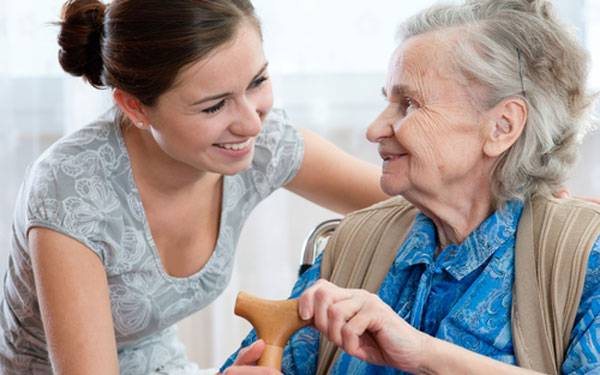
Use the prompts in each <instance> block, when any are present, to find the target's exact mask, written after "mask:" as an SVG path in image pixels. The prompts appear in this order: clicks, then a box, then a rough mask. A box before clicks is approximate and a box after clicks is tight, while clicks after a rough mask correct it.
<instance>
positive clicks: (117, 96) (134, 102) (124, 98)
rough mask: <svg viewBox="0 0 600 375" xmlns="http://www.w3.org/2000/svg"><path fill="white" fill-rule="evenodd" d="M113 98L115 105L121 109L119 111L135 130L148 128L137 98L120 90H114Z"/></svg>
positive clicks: (141, 106) (144, 112)
mask: <svg viewBox="0 0 600 375" xmlns="http://www.w3.org/2000/svg"><path fill="white" fill-rule="evenodd" d="M113 98H114V100H115V103H117V105H118V106H119V108H121V111H122V112H123V113H124V114H125V116H126V117H127V118H128V119H129V121H130V122H131V123H132V124H133V125H134V126H135V127H136V128H138V129H142V130H146V129H148V128H149V127H150V121H149V119H148V116H147V114H146V110H145V108H144V106H143V104H142V103H141V102H140V101H139V99H138V98H136V97H135V96H133V95H131V94H129V93H127V92H125V91H123V90H121V89H115V91H114V92H113Z"/></svg>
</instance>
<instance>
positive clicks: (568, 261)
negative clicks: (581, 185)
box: [317, 196, 600, 375]
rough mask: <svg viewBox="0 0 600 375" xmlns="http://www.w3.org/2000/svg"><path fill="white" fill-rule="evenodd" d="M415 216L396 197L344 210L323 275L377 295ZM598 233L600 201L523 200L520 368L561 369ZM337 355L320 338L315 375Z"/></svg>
mask: <svg viewBox="0 0 600 375" xmlns="http://www.w3.org/2000/svg"><path fill="white" fill-rule="evenodd" d="M416 213H417V209H416V208H415V207H413V206H412V205H411V204H410V203H408V202H407V201H405V200H404V199H402V198H399V197H396V198H392V199H389V200H387V201H385V202H382V203H379V204H376V205H374V206H371V207H369V208H366V209H363V210H360V211H357V212H354V213H352V214H350V215H348V216H347V217H346V218H345V219H344V220H342V222H341V223H340V224H339V226H338V227H337V229H336V231H335V233H334V235H333V236H332V237H331V239H330V240H329V242H328V244H327V248H326V250H325V252H324V254H323V259H322V263H321V277H323V278H324V279H328V280H330V281H331V282H333V283H334V284H336V285H338V286H341V287H345V288H361V289H366V290H368V291H370V292H372V293H377V291H378V290H379V286H380V285H381V283H382V281H383V279H384V278H385V276H386V275H387V273H388V271H389V268H390V266H391V264H392V262H393V261H394V258H395V256H396V253H397V251H398V249H399V248H400V245H401V244H402V243H403V242H404V240H405V239H406V236H407V235H408V233H409V232H410V229H411V227H412V224H413V222H414V218H415V215H416ZM599 235H600V207H599V206H595V205H593V204H589V203H586V202H581V201H578V200H574V199H563V200H557V199H553V198H546V197H540V196H536V197H535V198H533V199H531V200H529V201H527V202H526V204H525V207H524V209H523V214H522V216H521V220H520V221H519V226H518V230H517V239H516V248H515V282H514V287H513V291H512V293H513V305H512V314H511V315H512V316H511V320H512V333H513V347H514V351H515V355H516V357H517V363H518V364H519V366H521V367H525V368H529V369H532V370H536V371H540V372H544V373H547V374H559V373H560V368H561V365H562V362H563V360H564V355H565V352H566V350H567V347H568V344H569V339H570V334H571V330H572V328H573V324H574V321H575V314H576V312H577V309H578V306H579V302H580V299H581V293H582V289H583V283H584V281H585V275H586V271H587V265H588V257H589V254H590V251H591V249H592V246H593V244H594V243H595V241H596V239H597V238H598V236H599ZM339 353H340V349H338V348H336V347H335V345H334V344H332V343H331V342H329V341H328V340H327V339H326V338H324V336H323V335H322V336H321V342H320V348H319V362H318V366H317V374H318V375H322V374H326V373H328V372H329V370H330V369H331V367H332V366H333V364H334V363H335V360H336V358H337V357H338V355H339Z"/></svg>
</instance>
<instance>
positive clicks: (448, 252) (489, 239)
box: [394, 200, 523, 280]
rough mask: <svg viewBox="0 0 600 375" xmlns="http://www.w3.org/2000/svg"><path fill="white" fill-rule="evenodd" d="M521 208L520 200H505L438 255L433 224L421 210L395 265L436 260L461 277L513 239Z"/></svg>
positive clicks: (397, 256)
mask: <svg viewBox="0 0 600 375" xmlns="http://www.w3.org/2000/svg"><path fill="white" fill-rule="evenodd" d="M522 210H523V202H521V201H516V200H515V201H510V202H508V203H506V204H505V205H504V206H503V207H502V208H501V209H499V210H497V211H495V212H494V213H492V214H491V215H490V216H489V217H488V218H487V219H485V220H484V221H483V222H482V223H481V224H480V225H479V226H478V227H477V228H476V229H475V230H474V231H473V232H471V234H469V236H468V237H467V238H466V239H465V240H464V241H463V243H461V244H459V245H450V246H447V247H446V248H445V249H444V250H443V251H442V253H440V254H439V256H438V257H437V259H435V251H436V249H437V247H438V240H437V235H436V228H435V225H434V224H433V222H432V221H431V219H429V218H428V217H427V216H425V215H424V214H423V213H418V214H417V216H416V218H415V222H414V225H413V227H412V228H411V231H410V232H409V234H408V237H407V240H406V241H404V243H403V244H402V245H401V246H400V249H399V250H398V253H397V255H396V258H395V260H394V267H395V268H397V269H402V268H408V267H410V266H413V265H416V264H426V265H431V264H434V263H435V264H437V265H438V266H439V267H440V268H443V269H445V270H446V271H447V272H448V273H449V274H450V275H452V276H453V277H454V278H455V279H457V280H460V279H462V278H463V277H465V276H467V275H468V274H470V273H471V272H473V271H474V270H476V269H477V268H479V267H480V266H481V265H482V264H483V263H485V262H486V261H487V260H488V259H489V258H490V256H492V254H494V253H495V252H496V250H498V249H499V248H500V247H501V246H502V245H503V244H504V243H506V241H508V240H509V239H514V234H515V232H516V230H517V227H518V224H519V219H520V217H521V212H522Z"/></svg>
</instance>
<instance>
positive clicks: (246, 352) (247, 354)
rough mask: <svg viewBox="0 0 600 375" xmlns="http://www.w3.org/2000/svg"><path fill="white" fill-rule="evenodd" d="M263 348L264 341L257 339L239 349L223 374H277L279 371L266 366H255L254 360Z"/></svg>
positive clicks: (258, 356) (255, 360)
mask: <svg viewBox="0 0 600 375" xmlns="http://www.w3.org/2000/svg"><path fill="white" fill-rule="evenodd" d="M264 350H265V342H264V341H262V340H258V341H256V342H254V343H252V345H250V346H248V347H246V348H244V349H242V350H240V352H239V354H238V356H237V358H236V360H235V362H234V363H233V365H231V367H229V368H227V370H225V372H224V373H223V375H235V374H256V375H259V374H262V375H277V374H281V372H279V371H277V370H274V369H272V368H268V367H257V366H256V362H257V361H258V359H259V358H260V356H261V355H262V352H263V351H264Z"/></svg>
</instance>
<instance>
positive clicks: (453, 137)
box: [228, 0, 600, 374]
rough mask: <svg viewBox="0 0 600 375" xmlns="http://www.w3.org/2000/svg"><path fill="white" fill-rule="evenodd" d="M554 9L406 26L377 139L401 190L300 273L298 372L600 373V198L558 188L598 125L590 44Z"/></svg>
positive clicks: (529, 4)
mask: <svg viewBox="0 0 600 375" xmlns="http://www.w3.org/2000/svg"><path fill="white" fill-rule="evenodd" d="M549 8H550V4H549V3H548V2H547V1H543V0H533V1H526V0H503V1H498V0H480V1H475V0H474V1H467V2H466V3H464V4H462V5H448V6H434V7H432V8H430V9H427V10H425V11H423V12H421V13H420V14H418V15H417V16H415V17H413V18H411V19H409V20H408V21H406V22H405V23H404V24H403V25H402V28H401V30H402V33H401V43H400V45H399V47H398V48H397V50H396V51H395V53H394V55H393V57H392V59H391V63H390V65H389V72H388V78H387V81H386V84H385V88H384V95H385V97H386V98H387V101H388V102H389V104H388V106H387V107H386V108H385V110H384V111H383V112H382V114H381V115H380V116H379V117H378V118H377V119H376V120H375V121H374V123H373V124H372V125H371V126H370V127H369V130H368V133H367V136H368V138H369V140H371V141H372V142H376V143H378V145H379V153H380V154H381V157H382V159H383V175H382V178H381V185H382V186H383V188H384V190H385V191H386V192H387V193H388V194H390V195H401V196H402V197H403V198H404V199H405V200H404V199H402V198H392V200H390V201H388V202H385V203H383V204H379V205H376V206H374V207H371V208H369V209H366V210H363V211H359V212H357V213H354V214H352V215H350V216H349V217H347V218H346V219H345V220H344V221H343V222H342V224H341V226H340V228H339V230H338V231H337V232H336V235H335V236H334V237H333V239H332V240H330V243H329V245H328V248H327V250H326V252H325V255H324V257H323V258H322V259H321V260H319V262H318V263H317V264H316V265H315V267H313V268H312V269H311V270H309V271H308V272H307V273H306V274H305V275H303V276H302V277H301V279H300V280H299V281H298V283H297V285H296V287H295V290H294V292H293V296H300V295H301V297H300V303H299V313H300V315H301V316H302V317H303V318H305V319H310V318H312V319H314V327H316V330H315V329H314V328H306V329H303V330H301V331H300V332H298V333H297V334H296V335H295V336H293V338H292V339H291V341H290V343H289V344H288V346H287V348H286V349H285V352H284V356H283V371H284V372H285V373H295V374H312V373H316V372H318V373H320V374H322V373H333V374H348V373H350V374H355V373H382V374H383V373H385V374H387V373H395V372H396V371H398V370H399V371H405V372H411V373H451V374H464V373H476V374H492V373H499V374H500V373H501V374H510V373H525V372H529V371H530V370H526V369H524V368H523V367H527V368H532V369H535V370H537V371H544V372H553V373H558V372H562V373H577V374H580V373H590V372H595V371H600V340H599V337H600V239H599V238H598V236H599V235H600V209H598V208H597V207H594V206H592V205H590V204H586V203H582V202H577V201H575V200H567V199H561V200H558V199H554V198H552V196H551V194H550V192H552V191H555V190H556V189H557V188H558V187H559V186H560V184H561V183H562V182H563V181H564V179H565V176H566V174H567V172H569V169H570V168H571V166H572V164H573V161H574V159H575V153H576V148H577V146H576V144H577V140H578V138H579V137H580V135H581V134H582V133H583V131H584V130H585V129H584V128H585V127H586V126H587V124H588V123H589V121H588V117H587V112H588V110H589V109H590V107H591V104H592V100H591V97H590V96H588V95H587V94H586V92H585V81H586V70H587V65H586V56H585V53H584V51H583V50H582V48H581V47H580V46H579V45H578V44H577V43H576V42H575V40H574V38H573V37H572V36H571V35H570V34H568V33H567V32H566V31H565V30H564V29H563V27H562V26H561V25H560V24H559V22H558V21H557V20H556V18H555V17H554V16H553V15H552V14H551V12H550V9H549ZM407 201H408V202H407ZM386 251H387V252H388V253H389V254H391V256H389V255H386V253H385V252H386ZM575 253H576V254H577V255H574V254H575ZM549 257H550V258H549ZM578 261H579V263H577V262H578ZM527 267H530V268H527ZM378 269H379V270H381V269H383V272H382V273H381V272H379V271H378ZM563 270H566V271H563ZM378 272H379V273H381V274H382V275H381V277H379V276H378ZM319 277H324V278H327V279H330V280H332V281H333V282H335V283H336V284H338V285H337V286H336V285H334V284H333V283H330V282H328V281H323V280H319V281H317V279H318V278H319ZM565 280H566V281H565ZM573 280H575V281H573ZM538 282H539V285H538ZM340 286H345V287H353V288H365V289H367V290H371V291H372V292H374V293H376V294H371V293H369V292H368V291H365V290H361V289H349V288H342V287H340ZM565 286H569V289H568V290H565V289H566V288H565ZM571 286H575V288H571ZM561 288H562V289H561ZM578 288H579V289H578ZM576 289H578V290H579V291H577V290H576ZM556 291H558V292H559V293H554V292H556ZM565 295H568V296H569V297H568V298H567V297H565ZM563 297H565V298H563ZM517 305H518V306H517ZM535 313H539V315H536V314H535ZM540 316H541V318H542V320H541V321H538V318H539V317H540ZM536 324H542V326H541V327H540V326H538V327H537V328H535V327H534V328H531V326H535V325H536ZM532 332H533V333H534V334H532ZM540 332H541V335H540V336H536V335H537V334H539V333H540ZM557 332H558V333H557ZM532 336H533V338H534V340H530V339H531V338H532ZM546 336H550V339H548V338H547V337H546ZM254 339H255V337H254V335H253V334H251V335H250V336H249V338H248V339H247V340H246V341H245V342H244V346H245V345H248V344H249V343H250V342H251V341H253V340H254ZM532 342H533V344H531V343H532ZM333 344H334V345H335V346H337V347H339V348H341V349H342V350H338V352H337V354H336V352H335V349H334V350H333V351H332V350H331V347H332V346H333ZM546 344H548V345H546ZM545 345H546V346H545ZM262 346H263V344H262V343H261V342H258V343H256V344H255V345H254V346H253V347H251V348H250V349H249V350H246V351H244V354H243V355H240V358H238V360H237V362H236V365H244V364H250V363H251V362H252V360H254V359H256V357H257V355H259V354H260V352H261V350H262ZM517 365H518V366H521V367H518V366H517ZM238 370H242V371H246V370H248V369H247V368H242V367H240V366H233V367H231V368H229V369H228V372H230V373H235V372H236V371H238ZM252 370H253V371H257V372H258V369H257V368H254V369H252Z"/></svg>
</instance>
